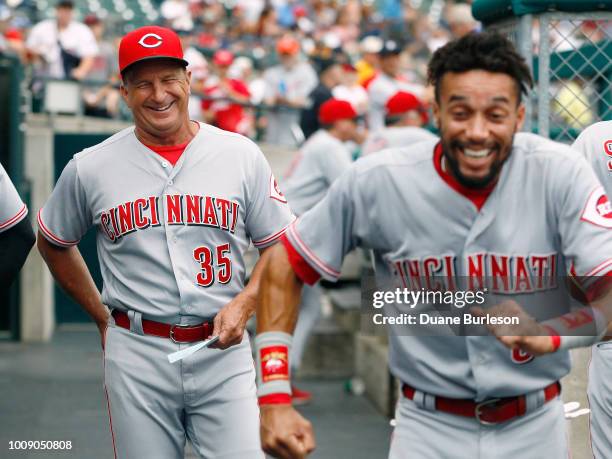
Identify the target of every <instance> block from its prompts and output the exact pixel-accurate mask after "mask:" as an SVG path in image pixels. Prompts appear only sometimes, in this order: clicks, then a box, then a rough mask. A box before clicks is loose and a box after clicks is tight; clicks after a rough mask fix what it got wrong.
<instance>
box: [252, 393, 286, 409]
mask: <svg viewBox="0 0 612 459" xmlns="http://www.w3.org/2000/svg"><path fill="white" fill-rule="evenodd" d="M259 405H260V406H261V405H291V395H289V394H269V395H264V396H262V397H259Z"/></svg>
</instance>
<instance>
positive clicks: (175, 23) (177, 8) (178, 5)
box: [160, 0, 193, 30]
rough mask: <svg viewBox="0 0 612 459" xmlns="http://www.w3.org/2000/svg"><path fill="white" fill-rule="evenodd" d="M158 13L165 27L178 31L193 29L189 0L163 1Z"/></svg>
mask: <svg viewBox="0 0 612 459" xmlns="http://www.w3.org/2000/svg"><path fill="white" fill-rule="evenodd" d="M160 11H161V15H162V17H163V18H164V20H165V22H166V25H167V27H169V28H171V29H179V30H191V29H193V19H192V17H191V11H190V9H189V0H164V2H163V3H162V4H161V8H160Z"/></svg>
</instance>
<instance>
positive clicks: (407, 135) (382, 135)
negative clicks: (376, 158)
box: [362, 91, 436, 155]
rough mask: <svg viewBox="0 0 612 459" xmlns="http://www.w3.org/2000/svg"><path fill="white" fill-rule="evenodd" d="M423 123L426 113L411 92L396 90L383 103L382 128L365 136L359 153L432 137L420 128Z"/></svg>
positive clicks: (432, 136)
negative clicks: (383, 118)
mask: <svg viewBox="0 0 612 459" xmlns="http://www.w3.org/2000/svg"><path fill="white" fill-rule="evenodd" d="M426 123H427V112H426V111H425V107H424V106H423V104H422V103H421V101H420V100H419V99H418V98H417V97H416V96H415V95H414V94H411V93H409V92H406V91H398V92H396V93H395V94H394V95H393V96H391V97H390V98H389V100H388V101H387V103H386V104H385V127H384V128H381V129H379V130H378V131H375V132H371V133H370V134H369V135H368V137H367V139H366V141H365V142H364V143H363V148H362V151H363V154H364V155H369V154H370V153H374V152H377V151H380V150H384V149H385V148H398V147H406V146H408V145H411V144H413V143H416V142H420V141H422V140H431V139H435V138H436V136H435V135H434V134H432V133H431V132H429V131H428V130H427V129H423V125H425V124H426Z"/></svg>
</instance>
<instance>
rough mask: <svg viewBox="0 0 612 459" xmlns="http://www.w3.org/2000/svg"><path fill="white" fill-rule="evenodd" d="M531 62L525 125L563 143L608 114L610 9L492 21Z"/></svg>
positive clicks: (611, 111)
mask: <svg viewBox="0 0 612 459" xmlns="http://www.w3.org/2000/svg"><path fill="white" fill-rule="evenodd" d="M491 28H494V29H496V30H499V31H500V32H502V33H504V34H505V35H507V36H508V37H509V38H510V39H511V40H512V41H513V42H514V43H515V44H516V46H517V48H518V49H519V51H520V52H521V54H522V55H523V56H524V57H525V58H526V60H527V62H528V63H530V64H531V65H532V70H533V74H534V77H535V79H536V87H535V88H534V90H533V91H532V93H531V94H530V96H529V97H528V98H527V101H526V103H527V112H528V120H527V123H526V126H525V130H534V131H536V132H538V133H540V134H541V135H543V136H547V137H550V138H552V139H555V140H559V141H563V142H571V141H573V140H574V139H575V138H576V137H577V136H578V134H579V133H580V131H581V130H582V129H584V128H585V127H586V126H588V125H590V124H592V123H594V122H596V121H600V120H607V119H612V13H610V12H601V11H598V12H593V13H588V12H587V13H568V12H564V13H561V12H551V13H542V14H538V15H525V16H521V17H518V18H513V19H509V20H505V21H502V22H499V23H495V24H493V25H491Z"/></svg>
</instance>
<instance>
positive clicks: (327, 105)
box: [319, 99, 359, 124]
mask: <svg viewBox="0 0 612 459" xmlns="http://www.w3.org/2000/svg"><path fill="white" fill-rule="evenodd" d="M358 116H359V115H357V112H356V111H355V109H354V108H353V106H352V105H351V103H350V102H348V101H346V100H340V99H329V100H327V101H325V102H323V104H321V107H319V122H320V123H321V124H332V123H334V122H336V121H339V120H352V119H354V118H357V117H358Z"/></svg>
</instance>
